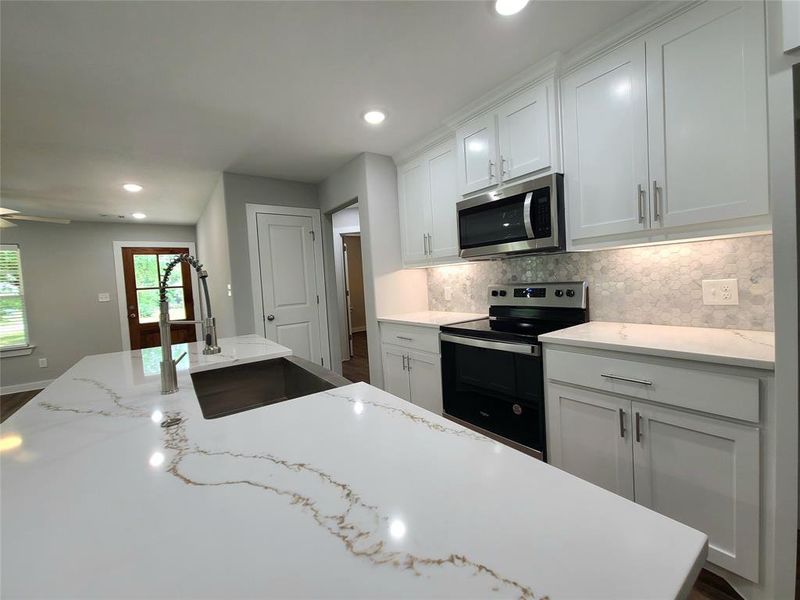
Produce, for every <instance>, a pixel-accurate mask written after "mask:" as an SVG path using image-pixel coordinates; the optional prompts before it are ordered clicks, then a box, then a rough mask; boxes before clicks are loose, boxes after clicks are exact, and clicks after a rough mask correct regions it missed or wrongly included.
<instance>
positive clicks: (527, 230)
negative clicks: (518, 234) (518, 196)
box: [522, 192, 534, 240]
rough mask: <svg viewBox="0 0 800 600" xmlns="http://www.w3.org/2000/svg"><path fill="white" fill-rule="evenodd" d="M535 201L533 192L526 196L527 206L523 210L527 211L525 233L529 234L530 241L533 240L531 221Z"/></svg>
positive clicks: (524, 216)
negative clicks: (532, 202) (533, 201)
mask: <svg viewBox="0 0 800 600" xmlns="http://www.w3.org/2000/svg"><path fill="white" fill-rule="evenodd" d="M532 199H533V192H528V193H527V194H525V205H524V208H523V209H522V210H523V211H525V214H524V215H523V219H524V220H525V233H527V234H528V239H529V240H532V239H533V237H534V236H533V222H532V221H531V200H532Z"/></svg>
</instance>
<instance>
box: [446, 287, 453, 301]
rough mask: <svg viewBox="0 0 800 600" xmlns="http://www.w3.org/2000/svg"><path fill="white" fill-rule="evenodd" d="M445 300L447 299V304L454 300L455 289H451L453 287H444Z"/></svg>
mask: <svg viewBox="0 0 800 600" xmlns="http://www.w3.org/2000/svg"><path fill="white" fill-rule="evenodd" d="M444 299H445V300H446V301H447V302H449V301H450V300H452V299H453V288H451V287H450V286H448V285H446V286H445V287H444Z"/></svg>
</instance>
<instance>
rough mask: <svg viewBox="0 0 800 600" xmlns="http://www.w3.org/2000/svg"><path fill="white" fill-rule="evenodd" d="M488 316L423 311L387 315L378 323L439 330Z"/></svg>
mask: <svg viewBox="0 0 800 600" xmlns="http://www.w3.org/2000/svg"><path fill="white" fill-rule="evenodd" d="M488 316H489V315H488V314H480V313H465V312H447V311H441V310H423V311H421V312H412V313H403V314H399V315H386V316H385V317H378V321H382V322H384V323H402V324H403V325H420V326H422V327H433V328H435V329H439V327H442V326H443V325H454V324H455V323H464V322H466V321H477V320H478V319H485V318H486V317H488Z"/></svg>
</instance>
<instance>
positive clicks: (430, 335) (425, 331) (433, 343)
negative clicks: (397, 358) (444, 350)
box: [381, 323, 439, 354]
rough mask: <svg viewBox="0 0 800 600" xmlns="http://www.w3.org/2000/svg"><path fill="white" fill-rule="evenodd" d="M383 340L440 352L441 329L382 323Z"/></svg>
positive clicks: (416, 348) (385, 342)
mask: <svg viewBox="0 0 800 600" xmlns="http://www.w3.org/2000/svg"><path fill="white" fill-rule="evenodd" d="M381 342H383V343H384V344H394V345H396V346H402V347H403V348H411V349H413V350H422V351H424V352H434V353H436V354H439V329H438V328H433V327H415V326H414V325H401V324H398V323H381Z"/></svg>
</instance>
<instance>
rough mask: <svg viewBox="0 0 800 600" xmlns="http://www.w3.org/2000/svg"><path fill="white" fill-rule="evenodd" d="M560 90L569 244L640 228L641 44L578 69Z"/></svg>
mask: <svg viewBox="0 0 800 600" xmlns="http://www.w3.org/2000/svg"><path fill="white" fill-rule="evenodd" d="M561 91H562V97H563V99H562V103H563V108H564V120H563V123H564V173H565V175H564V186H565V191H566V203H567V208H568V211H569V217H570V236H571V238H572V239H574V240H577V239H584V238H591V237H596V236H602V235H613V234H619V233H628V232H633V231H640V230H642V229H645V228H648V227H649V223H648V216H647V213H646V210H645V208H646V206H645V205H646V202H645V200H646V196H645V195H646V194H647V189H648V187H647V183H648V177H647V174H648V173H647V98H646V90H645V54H644V42H643V41H636V42H631V43H630V44H627V45H626V46H623V47H621V48H619V49H617V50H614V51H613V52H610V53H609V54H607V55H605V56H604V57H602V58H600V59H598V60H596V61H594V62H592V63H590V64H589V65H586V66H585V67H582V68H581V69H579V70H578V71H576V72H575V73H573V74H572V75H569V76H568V77H566V78H565V79H564V80H563V81H562V83H561ZM640 190H641V193H640Z"/></svg>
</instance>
